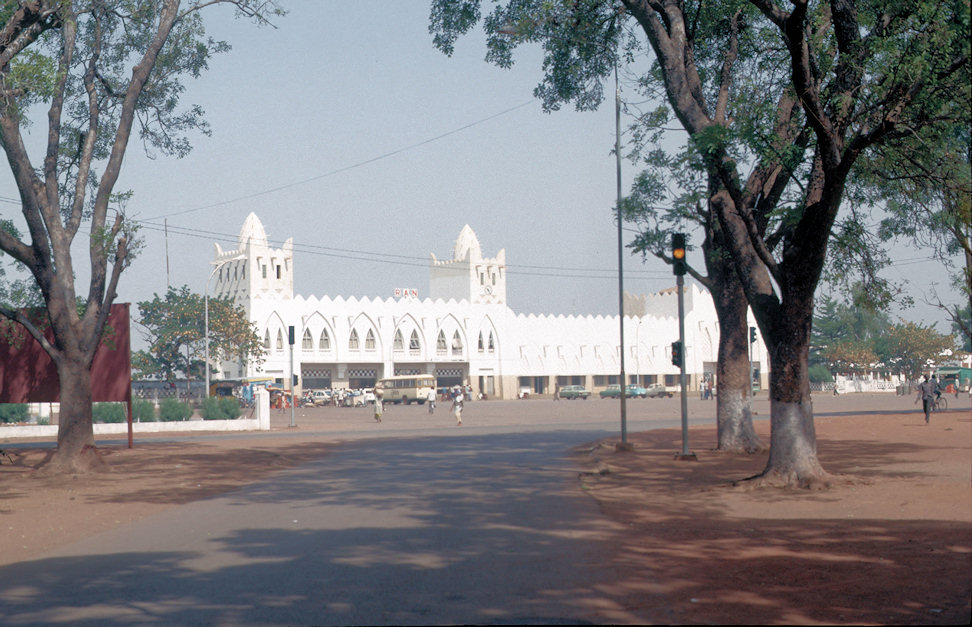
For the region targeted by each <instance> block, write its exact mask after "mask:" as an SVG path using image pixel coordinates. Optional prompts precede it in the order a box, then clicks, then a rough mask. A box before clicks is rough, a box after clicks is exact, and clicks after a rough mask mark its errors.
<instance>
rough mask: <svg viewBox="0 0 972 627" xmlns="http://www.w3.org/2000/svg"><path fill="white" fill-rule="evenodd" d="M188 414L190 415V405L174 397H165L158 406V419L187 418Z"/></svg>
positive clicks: (176, 419)
mask: <svg viewBox="0 0 972 627" xmlns="http://www.w3.org/2000/svg"><path fill="white" fill-rule="evenodd" d="M190 416H192V406H190V405H187V404H186V403H183V402H182V401H180V400H179V399H176V398H167V399H165V400H164V401H162V404H161V405H160V406H159V420H161V421H162V422H177V421H179V420H189V417H190Z"/></svg>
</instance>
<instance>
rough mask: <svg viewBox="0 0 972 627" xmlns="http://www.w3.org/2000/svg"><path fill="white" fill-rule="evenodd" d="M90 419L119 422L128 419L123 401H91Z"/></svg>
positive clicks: (99, 421) (101, 421)
mask: <svg viewBox="0 0 972 627" xmlns="http://www.w3.org/2000/svg"><path fill="white" fill-rule="evenodd" d="M91 419H92V420H93V421H94V422H95V423H120V422H127V421H128V411H127V410H126V407H125V403H92V404H91Z"/></svg>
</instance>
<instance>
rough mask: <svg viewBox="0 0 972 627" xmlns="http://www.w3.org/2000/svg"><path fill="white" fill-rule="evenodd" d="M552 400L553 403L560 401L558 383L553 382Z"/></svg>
mask: <svg viewBox="0 0 972 627" xmlns="http://www.w3.org/2000/svg"><path fill="white" fill-rule="evenodd" d="M554 400H555V401H559V400H560V381H555V382H554Z"/></svg>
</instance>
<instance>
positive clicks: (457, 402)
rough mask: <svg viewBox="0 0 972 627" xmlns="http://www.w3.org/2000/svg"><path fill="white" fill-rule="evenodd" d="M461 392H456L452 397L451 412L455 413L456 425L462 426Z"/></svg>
mask: <svg viewBox="0 0 972 627" xmlns="http://www.w3.org/2000/svg"><path fill="white" fill-rule="evenodd" d="M462 401H463V397H462V392H458V393H457V394H456V395H455V397H454V398H453V399H452V413H454V414H455V415H456V426H457V427H461V426H462Z"/></svg>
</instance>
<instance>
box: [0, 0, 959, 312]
mask: <svg viewBox="0 0 972 627" xmlns="http://www.w3.org/2000/svg"><path fill="white" fill-rule="evenodd" d="M286 4H287V8H288V9H289V14H288V15H287V16H285V17H282V18H276V19H275V20H274V25H275V28H268V27H263V28H258V27H256V26H254V25H253V24H252V23H250V22H247V21H245V20H234V19H233V17H232V11H231V10H230V9H229V8H227V7H216V8H213V9H210V10H208V11H207V13H206V20H207V29H208V32H209V34H210V35H211V36H213V37H215V38H217V39H224V40H226V41H228V42H229V43H231V45H232V46H233V49H232V50H231V51H230V52H228V53H225V54H222V55H219V56H217V57H216V58H215V59H214V60H213V61H212V62H211V63H210V69H209V71H208V72H206V73H205V74H203V75H202V77H201V78H200V79H198V80H195V81H191V82H189V83H188V85H187V91H186V93H185V95H184V97H183V102H184V103H192V104H198V105H201V106H202V107H203V109H204V110H205V111H206V118H207V120H208V121H209V123H210V125H211V128H212V136H211V137H206V136H203V135H201V134H196V135H193V136H191V140H192V144H193V146H194V149H193V151H192V152H191V153H190V154H189V155H188V156H187V157H185V158H183V159H176V158H174V157H164V156H156V155H146V151H145V150H144V148H143V147H142V145H141V143H140V142H139V141H138V140H137V138H133V140H132V142H131V143H130V145H129V149H128V154H127V157H126V160H125V164H124V166H123V171H122V176H121V178H120V180H119V182H118V185H117V187H116V191H120V190H125V189H131V190H132V191H134V197H133V198H132V200H131V201H129V203H128V205H127V212H128V214H129V215H130V216H132V217H134V218H135V219H137V220H139V221H141V222H142V225H143V226H142V231H141V234H142V236H143V238H144V249H143V251H142V252H141V254H140V256H139V258H138V259H137V260H136V261H135V262H134V264H133V266H132V267H131V268H129V269H128V270H127V271H126V273H125V275H123V278H122V282H121V286H120V288H119V299H118V301H119V302H133V303H135V302H139V301H144V300H150V299H151V298H152V297H153V295H155V294H159V295H162V294H164V293H165V290H166V287H167V285H171V286H173V287H180V286H182V285H188V286H189V287H190V289H192V290H193V291H195V292H197V293H203V292H204V291H205V289H206V283H207V280H208V278H209V276H210V271H211V266H210V265H209V262H210V261H212V259H213V256H214V252H213V251H214V248H213V242H219V243H220V245H221V246H222V247H223V248H224V249H235V248H236V242H237V237H238V234H239V230H240V227H241V225H242V223H243V220H244V219H245V218H246V216H247V215H248V214H249V213H250V212H254V213H255V214H256V215H257V216H258V217H259V218H260V220H261V221H262V222H263V225H264V227H265V229H266V232H267V234H268V237H269V238H270V240H271V245H272V246H275V247H276V246H280V245H281V244H282V243H283V241H284V240H286V239H288V238H293V242H294V249H295V260H294V281H295V292H296V293H297V294H300V295H304V296H311V295H317V296H323V295H329V296H332V297H336V296H345V297H347V296H357V297H362V296H368V297H392V295H393V293H394V290H395V288H415V289H418V291H419V296H420V297H421V296H423V295H426V294H427V293H428V285H429V283H428V282H429V273H428V265H429V255H430V253H434V254H435V255H436V256H437V257H439V258H440V259H442V258H451V256H452V250H453V244H454V242H455V239H456V238H457V237H458V235H459V232H460V230H461V229H462V227H463V225H465V224H469V225H470V226H471V227H472V229H473V230H474V231H475V232H476V234H477V236H478V237H479V241H480V244H481V246H482V250H483V254H484V256H486V257H493V256H495V255H496V254H497V253H498V252H499V250H500V249H505V251H506V260H507V265H508V303H509V304H510V306H511V307H512V308H513V309H514V310H515V311H517V312H519V313H537V314H540V313H553V314H561V313H562V314H607V315H610V314H616V313H617V310H618V278H617V272H618V253H617V227H616V223H615V222H614V219H613V208H614V205H615V196H616V178H615V177H616V171H615V159H614V156H613V153H612V150H613V148H614V139H615V136H614V107H613V102H607V103H605V104H604V105H602V107H601V108H600V109H599V110H598V111H595V112H575V111H573V110H572V109H571V108H564V109H562V110H560V111H556V112H553V113H544V112H543V111H542V110H541V106H540V103H539V102H538V101H537V100H536V99H534V97H533V94H532V92H533V89H534V87H535V86H536V84H537V83H538V82H539V80H540V63H541V55H540V51H539V49H538V48H535V47H532V48H531V47H527V48H522V49H521V50H520V52H519V53H518V55H517V63H516V65H514V67H513V68H512V69H501V68H496V67H494V66H491V65H489V64H488V63H486V62H485V61H484V56H485V42H484V38H483V37H482V35H481V34H479V33H473V34H470V35H469V36H466V37H464V38H461V39H459V40H458V42H457V43H456V49H455V53H454V54H453V56H452V57H447V56H445V55H444V54H442V53H441V52H439V51H438V50H437V49H436V48H435V47H434V46H433V44H432V37H431V35H430V34H429V33H428V3H427V2H425V1H411V2H392V1H356V2H336V1H327V2H321V1H317V0H293V1H292V2H288V3H286ZM611 87H612V88H613V85H612V86H611ZM610 91H611V90H610V89H608V90H607V92H608V94H609V95H610ZM629 97H631V98H634V96H633V95H631V96H629ZM624 98H625V93H624V90H622V99H624ZM38 122H40V123H39V124H37V125H35V126H34V128H33V129H32V131H33V137H32V138H33V139H35V140H36V139H37V137H38V136H40V137H41V138H42V137H43V133H44V128H43V124H42V122H43V118H42V117H41V118H40V119H39V120H38ZM624 125H625V121H624V120H622V127H624ZM622 143H624V138H622ZM38 163H39V160H38ZM622 171H623V175H622V180H623V183H622V185H623V189H625V190H627V188H628V186H629V185H630V182H631V180H632V179H633V177H634V175H635V174H636V171H635V170H634V166H632V165H631V164H629V163H627V162H623V163H622ZM17 197H18V194H17V191H16V188H15V186H14V184H13V181H12V178H11V176H10V174H9V169H7V168H2V169H0V200H4V202H0V213H2V214H4V215H5V216H6V215H7V214H11V216H12V215H15V214H17V213H19V209H18V208H17V205H16V203H14V202H10V200H11V199H16V198H17ZM166 230H167V231H168V235H167V236H166ZM624 237H625V239H626V240H630V238H631V237H632V232H630V231H627V230H626V232H625V234H624ZM689 237H690V242H691V240H692V234H691V233H690V235H689ZM699 237H700V235H697V236H696V239H698V238H699ZM895 255H896V258H897V259H898V263H896V265H895V266H894V267H892V268H891V269H890V270H889V273H890V274H889V276H891V277H892V279H893V280H895V281H900V282H902V283H904V282H911V281H913V280H914V279H916V278H918V281H917V284H919V285H921V284H924V283H926V282H927V281H926V279H925V278H924V277H927V276H931V274H930V273H940V272H941V270H940V266H939V265H938V264H929V263H926V262H925V259H926V257H927V255H923V254H922V253H920V252H918V251H915V250H914V249H909V248H907V247H899V249H898V250H896V252H895ZM689 260H690V262H695V263H698V264H701V258H700V256H699V253H698V252H694V253H690V257H689ZM624 266H625V267H624V275H625V289H626V290H627V291H630V292H633V293H649V292H656V291H659V290H662V289H666V288H669V287H673V286H674V284H675V279H674V277H673V276H672V274H671V270H670V268H669V267H668V266H667V265H665V264H664V263H662V262H660V261H657V260H654V259H650V260H647V261H643V260H642V259H641V258H640V256H632V255H631V254H630V253H629V252H628V251H626V252H625V254H624ZM79 278H81V277H79ZM946 291H948V285H947V281H944V280H943V281H942V285H941V286H940V288H939V292H940V293H944V292H946ZM901 315H902V316H904V317H906V318H908V319H921V320H922V321H923V322H926V323H927V322H934V321H937V320H940V319H941V316H940V315H939V314H937V313H936V312H934V311H933V310H930V309H927V308H926V309H924V310H921V309H920V308H919V311H915V310H912V311H910V312H903V313H902V314H901ZM938 328H939V330H940V331H948V329H949V326H948V325H947V324H945V323H939V324H938Z"/></svg>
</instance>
